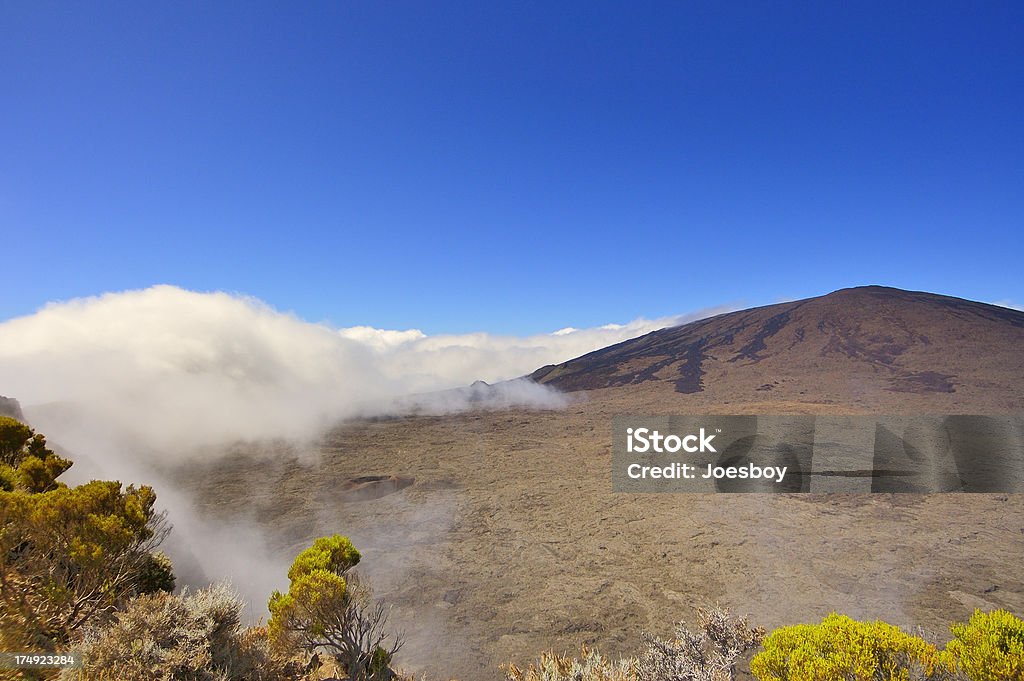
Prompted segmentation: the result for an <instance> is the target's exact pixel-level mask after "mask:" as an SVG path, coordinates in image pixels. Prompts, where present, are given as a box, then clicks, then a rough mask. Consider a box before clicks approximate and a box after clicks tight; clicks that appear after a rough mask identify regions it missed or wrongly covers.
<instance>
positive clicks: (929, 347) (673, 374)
mask: <svg viewBox="0 0 1024 681" xmlns="http://www.w3.org/2000/svg"><path fill="white" fill-rule="evenodd" d="M530 377H531V378H532V379H533V380H534V381H537V382H539V383H545V384H548V385H551V386H553V387H555V388H558V389H560V390H563V391H569V392H571V391H580V390H597V389H604V388H622V387H626V386H641V385H644V384H651V383H654V384H657V385H656V386H647V387H648V388H651V387H656V388H658V389H659V390H660V391H663V390H665V389H666V388H671V391H672V392H674V393H676V394H683V395H692V394H697V393H709V395H708V397H711V396H712V395H714V396H719V397H722V396H728V397H729V398H731V399H733V400H735V399H741V400H743V399H749V398H751V397H753V396H759V399H769V398H770V399H775V398H777V397H779V396H782V395H785V396H786V397H787V398H789V399H806V400H810V401H825V402H830V401H835V402H843V403H850V402H856V401H858V400H859V401H864V400H866V399H870V398H872V397H878V396H880V395H883V394H888V395H890V396H895V395H899V394H902V395H904V396H905V397H904V399H905V400H906V399H911V400H912V399H913V398H912V397H911V396H912V395H916V396H922V395H928V394H952V393H958V395H957V397H956V399H955V400H954V402H956V403H960V404H962V405H963V408H961V409H960V410H961V411H963V410H966V409H969V408H973V409H981V408H984V409H993V408H994V409H997V410H999V411H1004V410H1006V409H1007V408H1019V407H1020V406H1021V403H1022V398H1021V396H1022V395H1024V312H1018V311H1016V310H1011V309H1008V308H1003V307H998V306H995V305H987V304H984V303H977V302H972V301H968V300H963V299H960V298H952V297H948V296H941V295H936V294H932V293H923V292H915V291H904V290H900V289H895V288H886V287H882V286H864V287H858V288H849V289H842V290H839V291H835V292H834V293H830V294H828V295H824V296H820V297H816V298H808V299H806V300H799V301H794V302H788V303H779V304H777V305H768V306H765V307H758V308H752V309H749V310H742V311H739V312H730V313H727V314H722V315H718V316H715V317H710V318H708V319H703V320H700V321H696V322H692V323H689V324H685V325H683V326H678V327H672V328H667V329H661V330H659V331H654V332H652V333H649V334H647V335H645V336H641V337H639V338H635V339H633V340H629V341H625V342H623V343H619V344H617V345H613V346H610V347H607V348H603V349H601V350H597V351H595V352H591V353H589V354H587V355H583V356H582V357H579V358H577V359H573V360H570V361H568V362H564V363H562V364H558V365H549V366H545V367H542V368H540V369H538V370H537V371H535V372H533V374H531V376H530ZM823 396H824V397H831V398H833V399H824V400H821V398H822V397H823ZM872 401H875V402H877V401H878V400H872ZM883 401H888V400H883Z"/></svg>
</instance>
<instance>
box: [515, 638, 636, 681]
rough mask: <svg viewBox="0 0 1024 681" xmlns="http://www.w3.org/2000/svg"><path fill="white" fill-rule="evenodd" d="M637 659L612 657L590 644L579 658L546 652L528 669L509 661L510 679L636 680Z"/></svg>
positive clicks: (534, 680)
mask: <svg viewBox="0 0 1024 681" xmlns="http://www.w3.org/2000/svg"><path fill="white" fill-rule="evenodd" d="M636 672H637V660H636V659H633V658H624V659H620V660H618V661H612V660H610V659H608V658H606V657H602V656H601V654H600V653H599V652H598V651H597V650H591V649H589V648H587V647H586V646H584V647H583V649H582V650H581V651H580V656H579V657H578V658H571V657H568V656H567V655H555V654H554V653H545V654H543V655H541V656H540V660H538V661H537V663H536V664H531V665H530V666H529V667H527V668H526V669H520V668H519V667H517V666H515V665H514V664H513V665H509V666H508V667H506V670H505V678H506V679H507V681H636V680H637V675H636Z"/></svg>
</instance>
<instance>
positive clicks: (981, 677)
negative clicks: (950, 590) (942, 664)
mask: <svg viewBox="0 0 1024 681" xmlns="http://www.w3.org/2000/svg"><path fill="white" fill-rule="evenodd" d="M950 630H951V631H952V632H953V637H954V638H953V640H952V641H950V642H949V645H947V646H946V657H947V659H948V660H949V661H950V663H951V665H953V666H955V667H956V669H957V670H958V671H960V672H962V673H964V674H965V675H966V676H967V678H969V679H970V680H971V681H1022V680H1024V620H1021V619H1020V618H1019V617H1015V616H1013V615H1012V614H1010V613H1009V612H1007V611H1005V610H996V611H995V612H990V613H983V612H981V611H980V610H975V611H974V615H972V616H971V619H970V621H969V622H967V623H966V624H954V625H953V626H952V627H950Z"/></svg>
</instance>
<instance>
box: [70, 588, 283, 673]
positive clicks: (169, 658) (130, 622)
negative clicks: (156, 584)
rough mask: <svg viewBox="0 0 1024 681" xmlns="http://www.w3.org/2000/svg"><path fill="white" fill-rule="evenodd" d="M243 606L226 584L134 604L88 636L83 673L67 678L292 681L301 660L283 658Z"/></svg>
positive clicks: (148, 597)
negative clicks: (248, 621)
mask: <svg viewBox="0 0 1024 681" xmlns="http://www.w3.org/2000/svg"><path fill="white" fill-rule="evenodd" d="M242 605H243V604H242V601H241V600H239V598H238V597H237V596H235V595H234V594H233V593H232V592H231V590H230V589H229V588H227V587H226V586H224V585H215V586H212V587H210V588H208V589H202V590H200V591H197V592H195V593H187V592H185V593H182V594H181V595H179V596H175V595H171V594H167V593H155V594H150V595H145V596H141V597H139V598H136V599H134V600H132V601H131V603H129V604H128V606H127V607H126V608H125V609H124V610H123V611H122V612H120V613H118V614H117V615H116V616H115V618H114V622H113V623H112V624H111V625H110V626H108V627H99V628H96V629H93V630H90V631H87V632H86V633H85V636H84V638H83V640H82V642H81V643H80V644H79V646H78V649H79V650H80V651H81V652H82V653H83V654H84V656H85V659H86V666H85V668H84V669H82V670H65V671H64V673H63V674H62V676H61V681H78V680H85V679H110V680H111V681H113V680H115V679H138V681H164V680H170V679H181V680H183V681H185V680H187V681H292V680H296V679H299V678H300V675H301V667H300V665H299V664H298V662H296V661H294V660H291V659H288V657H286V656H282V655H279V654H275V653H274V652H273V651H272V650H271V648H270V646H269V644H268V640H267V637H266V635H265V634H266V632H265V631H264V630H262V629H260V628H252V629H245V628H243V627H242V626H241V619H240V614H241V611H242Z"/></svg>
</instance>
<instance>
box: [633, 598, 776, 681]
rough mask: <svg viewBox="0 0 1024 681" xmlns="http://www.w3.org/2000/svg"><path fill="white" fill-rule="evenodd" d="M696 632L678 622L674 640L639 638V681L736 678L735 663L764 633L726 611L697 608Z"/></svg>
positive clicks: (757, 642)
mask: <svg viewBox="0 0 1024 681" xmlns="http://www.w3.org/2000/svg"><path fill="white" fill-rule="evenodd" d="M697 619H698V621H699V622H700V630H699V631H698V633H693V632H691V631H689V630H688V629H687V628H686V626H685V625H684V624H683V623H682V622H680V623H679V624H677V625H676V635H675V638H674V639H669V640H662V639H659V638H655V637H654V636H651V635H650V634H644V635H643V641H644V645H645V648H646V649H645V650H644V652H643V654H641V656H640V663H639V667H638V670H637V677H638V679H639V680H640V681H726V680H728V679H734V678H735V677H736V663H737V661H738V659H739V657H740V655H742V654H743V653H745V652H746V651H748V650H751V649H753V648H755V647H757V646H758V645H759V644H760V643H761V640H762V639H763V638H764V630H763V629H761V628H751V627H750V625H749V624H748V623H747V620H746V619H744V618H737V617H732V616H731V615H730V614H729V612H728V611H727V610H722V609H719V608H714V609H711V610H706V609H703V608H701V609H698V610H697Z"/></svg>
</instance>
